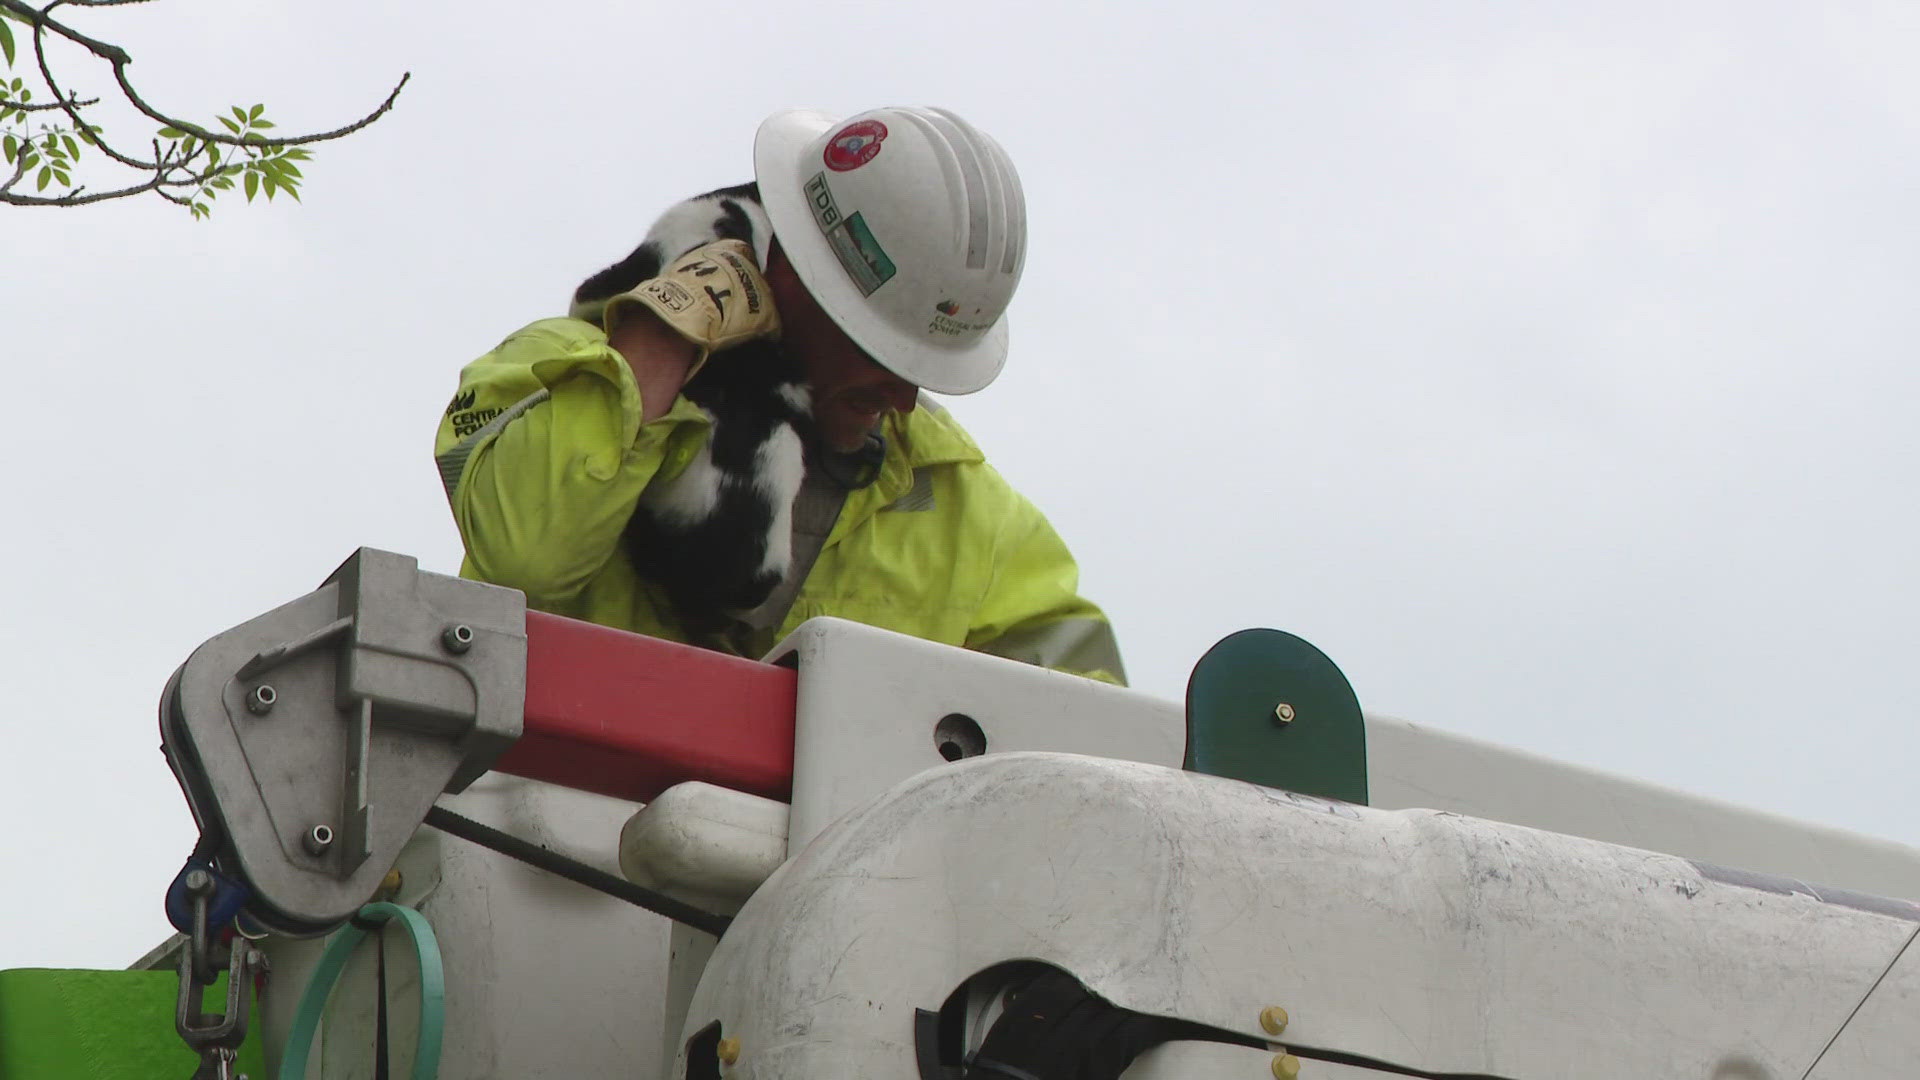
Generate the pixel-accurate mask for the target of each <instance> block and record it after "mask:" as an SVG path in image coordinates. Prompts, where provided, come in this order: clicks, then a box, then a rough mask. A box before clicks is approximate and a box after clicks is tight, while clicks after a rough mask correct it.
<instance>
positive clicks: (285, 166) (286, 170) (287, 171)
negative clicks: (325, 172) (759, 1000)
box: [280, 161, 300, 180]
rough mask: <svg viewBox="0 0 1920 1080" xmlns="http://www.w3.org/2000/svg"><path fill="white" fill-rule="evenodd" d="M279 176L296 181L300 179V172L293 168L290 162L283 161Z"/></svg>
mask: <svg viewBox="0 0 1920 1080" xmlns="http://www.w3.org/2000/svg"><path fill="white" fill-rule="evenodd" d="M280 175H281V176H282V177H288V176H290V177H292V178H294V179H295V180H298V179H300V170H299V169H296V168H294V167H293V164H292V163H291V162H286V161H283V162H281V163H280Z"/></svg>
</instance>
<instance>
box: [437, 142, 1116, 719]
mask: <svg viewBox="0 0 1920 1080" xmlns="http://www.w3.org/2000/svg"><path fill="white" fill-rule="evenodd" d="M754 172H755V184H752V185H743V186H742V187H741V188H737V189H728V190H726V191H723V192H718V193H715V194H714V195H713V196H708V197H705V198H706V199H707V201H706V202H701V201H699V200H695V201H692V202H690V203H688V204H682V206H681V207H679V208H676V209H675V210H673V211H669V213H668V214H667V215H665V216H663V217H662V218H661V220H660V223H659V224H657V225H656V226H655V229H654V234H653V235H652V236H651V237H650V241H649V242H650V244H652V245H654V246H655V247H661V246H667V247H670V250H664V251H661V252H656V253H655V254H656V255H657V256H659V258H657V259H656V260H655V262H654V263H645V261H644V260H642V259H641V256H643V255H644V254H646V253H647V252H648V248H649V245H647V244H643V245H642V247H641V249H640V250H638V251H636V252H635V255H634V256H631V257H629V260H628V262H627V263H625V264H620V265H619V266H616V267H613V268H609V270H608V271H603V272H602V275H597V276H596V278H595V279H590V280H589V282H588V285H584V286H582V293H581V294H576V300H577V301H578V300H579V299H580V297H581V296H582V295H585V294H586V292H587V290H588V288H589V286H591V285H593V284H594V282H595V281H596V280H601V279H603V278H605V276H606V275H608V274H614V273H615V272H616V271H619V270H620V269H621V267H622V266H632V265H642V264H643V263H644V264H645V265H648V266H656V265H657V266H658V269H659V271H660V272H658V273H656V274H654V275H653V276H651V277H650V278H649V280H647V281H645V282H642V283H640V284H638V285H637V286H634V287H630V288H628V289H627V291H625V292H622V293H620V294H618V295H615V296H613V297H612V298H611V299H610V300H608V301H607V302H606V303H605V305H604V307H602V306H601V305H599V304H591V305H587V306H585V307H584V308H583V307H582V305H581V304H579V303H576V305H575V314H576V315H578V316H581V317H578V318H566V319H545V320H541V321H539V322H536V323H533V324H532V325H530V326H527V327H525V328H523V329H521V330H519V331H517V332H515V333H514V334H513V335H511V336H510V337H508V338H507V339H506V340H505V341H504V342H502V343H501V344H500V345H499V346H498V347H497V348H496V349H494V351H492V352H491V353H488V354H487V355H486V356H483V357H481V358H480V359H479V360H477V361H475V362H474V363H472V364H470V365H468V366H467V367H466V368H465V369H464V370H463V372H462V373H461V381H460V386H459V390H458V392H457V393H456V394H455V397H454V401H453V406H452V407H451V408H449V409H448V410H447V415H446V416H445V417H444V418H443V419H442V421H441V424H440V427H439V432H438V436H437V438H436V441H435V455H436V458H437V459H438V461H439V464H440V469H441V475H442V479H443V480H444V481H445V483H446V486H447V489H448V497H449V499H450V501H451V503H452V507H453V514H454V519H455V521H456V522H457V523H458V526H459V529H460V536H461V539H462V541H463V542H464V543H465V546H466V560H465V562H464V563H463V565H462V567H461V573H462V574H463V575H465V576H467V577H470V578H477V579H480V580H483V581H489V582H493V583H495V584H499V585H506V586H510V587H512V588H516V589H519V590H521V591H522V592H524V593H526V595H527V600H528V603H529V604H530V605H532V606H533V607H535V608H537V609H539V610H543V611H549V612H553V613H555V614H559V615H566V616H571V617H574V618H580V619H586V620H590V621H593V622H597V623H602V624H604V625H608V626H614V627H618V628H620V629H624V630H630V631H635V632H638V633H643V634H649V635H653V636H657V637H664V638H670V639H675V640H681V641H691V642H693V643H694V644H699V645H703V646H707V647H711V648H717V649H721V650H724V651H728V652H733V653H736V654H738V655H746V656H758V655H762V654H764V653H766V652H768V651H770V650H771V649H772V647H773V646H774V645H775V644H777V643H778V642H779V640H780V639H781V638H782V637H784V636H785V635H786V634H787V633H789V632H790V631H792V630H793V629H794V628H795V627H796V626H798V625H799V624H800V623H802V622H804V621H805V620H807V619H809V618H813V617H815V616H819V615H832V616H838V617H841V618H845V619H851V620H854V621H857V622H862V623H866V624H869V625H873V626H879V627H883V628H886V629H889V630H894V631H897V632H900V633H904V634H910V635H914V636H917V637H921V638H926V639H928V640H931V641H938V642H943V643H946V644H949V645H958V646H964V647H966V648H969V649H975V650H979V651H981V652H987V653H992V654H995V655H999V656H1004V657H1009V658H1012V659H1016V660H1020V661H1024V662H1027V663H1032V664H1038V665H1041V666H1045V667H1051V668H1056V669H1060V670H1065V671H1072V672H1076V673H1079V674H1083V675H1087V676H1091V677H1094V678H1100V679H1105V680H1109V681H1114V682H1121V681H1124V672H1123V669H1122V667H1121V663H1120V656H1119V652H1118V649H1117V646H1116V645H1115V642H1114V638H1113V634H1112V630H1111V628H1110V627H1109V625H1108V623H1107V620H1106V618H1105V616H1104V615H1103V614H1102V613H1101V612H1100V610H1099V609H1098V608H1097V607H1095V606H1094V605H1093V604H1092V603H1089V602H1088V601H1087V600H1085V599H1083V598H1082V597H1081V596H1080V595H1079V593H1078V579H1079V572H1078V569H1077V567H1076V566H1075V565H1074V562H1073V558H1072V556H1071V555H1070V554H1069V553H1068V551H1067V548H1066V546H1065V545H1064V544H1063V543H1062V542H1061V540H1060V538H1059V536H1058V535H1057V534H1056V533H1055V532H1054V530H1053V528H1052V527H1051V526H1050V525H1049V524H1048V523H1047V521H1046V519H1045V518H1044V517H1043V516H1042V515H1041V514H1040V512H1039V511H1038V510H1037V509H1035V508H1034V506H1033V505H1032V504H1031V503H1029V502H1028V501H1027V500H1026V499H1025V498H1023V497H1022V496H1021V495H1019V494H1018V493H1017V492H1015V491H1014V490H1013V489H1012V488H1011V487H1010V486H1008V484H1007V482H1006V481H1005V480H1004V479H1003V478H1002V477H1001V476H1000V474H999V473H998V472H996V471H995V470H994V469H993V468H992V466H990V465H988V464H987V463H986V460H985V458H984V457H983V455H982V454H981V452H980V450H979V448H978V447H977V446H976V445H975V444H974V442H973V440H972V439H971V438H970V437H969V436H968V435H967V433H966V432H965V431H964V430H963V429H962V428H961V427H960V425H959V424H958V423H956V422H955V421H954V419H953V418H952V417H951V416H949V415H948V414H947V413H946V411H945V410H944V409H941V408H940V407H938V406H937V405H935V404H933V403H932V402H931V401H930V400H929V399H927V398H925V397H923V396H921V394H920V391H921V390H923V389H924V390H929V391H933V392H937V393H944V394H968V393H973V392H974V391H977V390H980V389H982V388H984V387H985V386H987V384H989V383H990V382H992V381H993V379H994V378H995V377H996V376H997V375H998V374H999V372H1000V369H1001V366H1002V364H1003V363H1004V362H1005V359H1006V353H1007V323H1006V320H1005V319H1004V318H1002V317H1001V316H1002V313H1003V312H1004V311H1005V309H1006V306H1007V303H1008V302H1009V301H1010V300H1011V299H1012V297H1013V292H1014V287H1015V285H1016V284H1017V283H1018V281H1019V277H1020V271H1021V267H1022V264H1023V263H1024V260H1025V254H1026V214H1025V204H1024V200H1023V197H1022V195H1021V191H1020V186H1019V179H1018V177H1017V175H1016V174H1015V172H1014V169H1013V164H1012V162H1011V161H1010V160H1009V159H1008V158H1007V156H1006V153H1005V152H1004V151H1003V150H1001V148H1000V147H999V145H998V144H996V143H995V142H993V141H992V140H991V139H989V138H987V137H986V136H985V135H983V134H981V133H980V132H978V131H977V130H975V129H974V128H972V127H971V126H969V125H968V124H966V122H965V121H963V120H961V119H960V118H959V117H957V116H955V115H953V114H952V113H950V112H947V111H945V110H939V109H923V108H915V107H894V108H883V109H876V110H873V111H871V112H867V113H862V114H860V115H858V116H855V117H851V118H848V119H845V120H836V119H835V118H833V117H832V116H829V115H827V114H823V113H818V112H813V111H806V110H794V111H786V112H781V113H777V114H775V115H774V116H772V117H770V118H769V119H768V120H766V121H765V122H764V123H763V124H762V125H761V126H760V130H759V134H758V136H757V138H756V140H755V145H754ZM721 195H726V196H730V197H729V198H726V199H718V198H717V197H718V196H721ZM688 207H693V208H694V209H688ZM700 207H704V208H705V209H706V211H707V212H706V214H705V216H701V215H700V214H697V213H696V212H695V210H697V209H698V208H700ZM690 221H691V222H694V223H695V225H696V228H694V229H693V231H692V233H691V234H689V233H688V231H687V228H686V226H687V223H688V222H690ZM729 221H733V222H736V223H737V225H738V227H730V226H728V224H727V223H728V222H729ZM705 222H712V223H713V224H714V225H715V229H714V233H715V234H716V235H713V236H705V235H702V234H701V228H703V227H704V224H703V223H705ZM756 226H759V227H756ZM762 234H765V235H762ZM721 236H730V237H732V239H731V240H725V241H722V242H721V243H718V244H713V245H711V246H706V247H700V248H699V249H698V250H695V251H694V252H693V254H691V255H687V256H686V257H685V259H684V260H682V259H681V258H680V256H682V254H683V253H684V252H686V251H688V250H690V249H692V248H694V246H695V245H696V244H697V243H699V242H700V241H701V240H713V239H717V238H719V237H721ZM742 241H744V243H743V242H742ZM636 260H639V261H636ZM664 264H672V266H671V269H668V268H667V267H666V266H665V265H664ZM761 268H764V276H763V274H762V269H761ZM716 283H718V285H720V286H723V287H717V288H716V287H714V286H715V285H716ZM625 284H626V285H628V286H632V282H626V283H625ZM743 297H752V298H754V299H755V301H756V302H755V303H754V304H751V305H749V304H746V303H742V302H741V299H742V298H743ZM708 298H711V299H710V300H709V299H708ZM761 298H764V299H766V300H768V301H770V302H769V303H759V302H758V301H759V300H760V299H761ZM616 316H617V317H616ZM589 320H592V321H589ZM775 341H777V345H774V344H773V342H775ZM743 343H753V345H754V346H757V347H759V348H761V349H770V348H777V350H778V355H779V356H780V357H782V358H783V362H786V363H790V364H791V366H792V369H793V370H795V371H796V372H798V373H799V374H798V375H796V376H795V377H796V378H800V379H803V384H802V385H801V386H800V388H799V389H801V390H802V391H804V392H802V393H796V392H795V388H793V387H785V388H780V390H779V394H780V395H781V396H782V397H783V398H784V399H785V400H787V401H790V402H797V403H799V404H800V405H802V406H806V408H805V410H804V413H805V416H806V421H807V422H796V430H804V433H805V435H804V437H805V439H806V440H807V441H810V442H811V443H812V445H811V446H809V447H808V448H807V452H806V455H805V465H804V467H802V465H801V463H800V462H799V460H798V459H797V458H796V459H795V460H793V461H791V462H789V463H787V464H780V463H779V462H774V463H773V464H772V465H769V464H768V462H769V461H770V460H771V457H770V455H776V452H777V451H778V450H779V447H780V445H782V444H781V440H780V438H779V437H778V435H779V433H778V429H777V426H776V428H775V429H774V434H773V435H769V436H768V437H767V438H766V440H765V442H764V444H763V445H762V447H761V450H760V451H759V453H758V455H757V456H755V457H754V458H753V460H754V462H755V464H756V467H760V466H767V468H768V471H767V473H766V475H764V476H758V477H756V478H754V481H753V482H752V483H747V482H745V481H744V480H741V479H740V478H734V479H733V480H729V479H728V478H727V477H726V476H725V475H724V468H723V466H724V465H725V461H724V460H723V459H724V458H726V457H728V455H726V454H721V453H716V452H715V447H714V446H713V445H710V444H711V443H717V442H719V441H720V439H721V435H720V432H719V429H718V428H717V427H716V417H717V416H719V415H720V414H719V411H718V410H719V405H717V404H714V403H713V402H712V401H711V400H710V399H708V398H702V399H701V401H702V402H704V403H706V404H711V405H713V406H714V407H713V408H711V409H710V408H707V407H703V404H701V403H696V402H695V401H694V400H691V399H690V397H689V396H688V395H695V396H698V395H697V394H696V389H697V387H698V386H699V385H702V384H694V385H693V386H689V385H688V380H689V379H690V378H691V377H692V376H693V374H694V373H696V372H698V371H700V370H702V365H704V364H705V363H706V361H707V359H708V356H709V354H712V353H718V355H717V356H715V357H714V359H713V365H714V370H713V371H712V372H711V374H710V375H709V378H708V380H703V383H705V382H707V381H710V380H711V379H713V378H715V377H721V376H728V375H729V372H731V373H732V374H734V375H737V374H740V373H742V372H745V371H746V370H747V369H746V368H745V367H744V366H742V365H746V364H748V363H750V361H748V360H747V359H744V358H745V357H746V356H748V355H750V354H754V353H753V347H751V346H745V345H743ZM754 362H757V361H754ZM729 364H732V365H735V367H734V368H732V369H728V368H727V367H726V365H729ZM756 370H757V369H756ZM729 377H730V376H729ZM683 389H684V390H686V394H683V393H682V390H683ZM736 396H737V395H736ZM791 441H794V442H796V444H797V442H798V441H799V440H798V439H795V440H791ZM735 456H737V455H735ZM850 462H851V463H853V464H852V466H851V467H849V465H848V463H850ZM835 463H837V465H836V464H835ZM788 472H790V473H791V474H792V477H793V478H794V479H793V484H792V487H793V489H794V490H793V491H792V492H791V493H789V492H787V491H786V490H785V489H781V488H780V485H779V483H778V479H779V477H780V476H781V475H783V474H785V473H788ZM803 473H804V479H802V474H803ZM767 490H774V491H778V492H779V494H778V495H777V496H776V497H775V498H774V500H773V501H774V503H775V505H774V506H772V507H771V512H772V515H773V525H772V532H773V533H774V534H775V535H773V537H772V539H771V542H770V544H769V545H768V550H769V551H770V552H772V554H771V555H769V556H768V557H767V558H766V559H765V560H764V563H765V566H766V567H771V568H772V571H773V574H772V578H771V579H770V580H771V581H772V582H773V587H772V588H771V589H770V591H767V590H763V591H765V592H766V597H765V599H764V601H762V602H760V603H758V604H757V605H755V606H753V607H751V608H745V609H736V610H729V611H727V612H726V613H725V615H724V617H723V619H722V620H721V621H722V622H724V623H725V624H726V625H724V626H723V627H721V628H720V630H719V631H718V632H714V631H713V629H712V628H710V627H709V628H703V629H698V630H696V629H695V628H694V627H693V626H692V625H691V620H689V619H687V618H685V617H683V614H684V613H683V612H681V611H680V610H677V609H676V606H675V604H674V603H673V602H671V601H670V599H669V593H670V592H671V591H672V589H671V588H670V586H671V585H672V584H673V582H672V581H662V580H657V579H656V577H657V576H658V575H656V576H655V577H650V576H649V575H648V574H647V573H645V572H643V570H642V569H640V568H639V567H640V566H648V565H651V564H652V562H653V560H652V559H651V558H649V557H648V555H649V550H648V549H645V548H640V547H636V546H635V541H634V537H635V536H636V535H642V534H639V533H636V530H635V526H637V525H640V524H642V522H643V519H648V518H649V515H650V514H651V515H652V519H656V520H657V521H658V522H659V523H660V527H661V528H667V527H670V526H675V525H677V524H682V523H684V522H685V521H686V520H688V519H690V518H691V517H692V516H697V515H698V514H701V513H719V509H718V507H719V506H720V505H721V504H722V503H723V502H724V501H725V500H724V499H723V498H722V496H723V495H725V494H726V493H728V492H735V493H737V492H742V491H767ZM764 519H765V515H762V518H761V519H759V522H760V525H761V526H764V525H765V520H764ZM738 527H739V528H741V529H751V528H752V527H753V525H752V523H751V522H748V521H747V519H746V518H742V523H741V524H740V525H739V526H738ZM689 535H691V534H689ZM660 542H661V541H660V540H659V537H658V535H653V538H652V539H649V540H646V541H644V543H647V544H654V545H656V546H657V545H658V544H659V543H660ZM684 546H685V547H687V548H689V549H692V548H705V547H714V546H724V545H714V544H710V543H699V544H696V543H694V542H693V541H691V540H689V541H688V542H687V544H686V545H684ZM690 554H691V555H692V556H695V557H697V556H698V555H699V554H700V552H699V551H691V552H690ZM777 556H784V557H785V558H784V561H783V560H782V559H781V558H778V557H777ZM687 565H697V563H689V564H687ZM687 572H691V571H687ZM756 598H757V594H756Z"/></svg>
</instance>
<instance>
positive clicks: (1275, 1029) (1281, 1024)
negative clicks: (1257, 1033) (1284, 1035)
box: [1260, 1005, 1287, 1035]
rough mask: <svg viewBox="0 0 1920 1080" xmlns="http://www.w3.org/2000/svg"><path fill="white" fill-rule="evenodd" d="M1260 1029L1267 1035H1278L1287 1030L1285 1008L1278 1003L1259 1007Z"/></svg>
mask: <svg viewBox="0 0 1920 1080" xmlns="http://www.w3.org/2000/svg"><path fill="white" fill-rule="evenodd" d="M1260 1030H1261V1031H1264V1032H1266V1033H1267V1034H1269V1035H1278V1034H1280V1033H1281V1032H1283V1031H1285V1030H1287V1010H1285V1009H1283V1008H1281V1007H1280V1006H1278V1005H1269V1006H1267V1007H1266V1008H1264V1009H1261V1010H1260Z"/></svg>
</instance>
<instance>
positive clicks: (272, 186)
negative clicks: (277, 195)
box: [260, 173, 279, 200]
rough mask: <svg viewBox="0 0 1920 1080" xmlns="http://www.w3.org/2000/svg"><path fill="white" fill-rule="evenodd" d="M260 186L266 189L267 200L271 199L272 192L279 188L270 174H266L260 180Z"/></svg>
mask: <svg viewBox="0 0 1920 1080" xmlns="http://www.w3.org/2000/svg"><path fill="white" fill-rule="evenodd" d="M260 186H261V187H262V188H264V189H266V192H267V198H268V199H269V200H271V199H272V198H273V193H274V191H276V190H277V189H278V188H279V185H278V184H276V183H274V180H273V174H272V173H267V174H266V175H264V176H262V177H261V178H260Z"/></svg>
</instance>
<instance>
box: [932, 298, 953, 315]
mask: <svg viewBox="0 0 1920 1080" xmlns="http://www.w3.org/2000/svg"><path fill="white" fill-rule="evenodd" d="M933 309H934V310H935V311H938V312H939V313H940V314H942V315H958V314H960V305H959V304H956V303H954V302H953V301H951V300H942V301H940V302H939V303H937V304H935V305H933Z"/></svg>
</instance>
